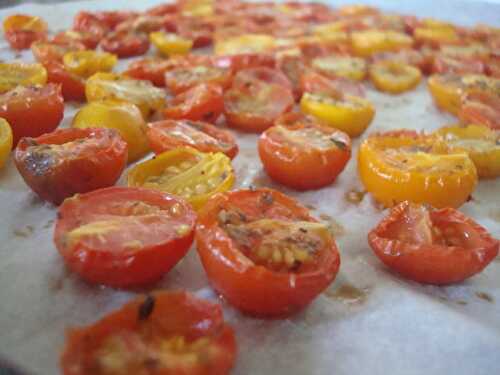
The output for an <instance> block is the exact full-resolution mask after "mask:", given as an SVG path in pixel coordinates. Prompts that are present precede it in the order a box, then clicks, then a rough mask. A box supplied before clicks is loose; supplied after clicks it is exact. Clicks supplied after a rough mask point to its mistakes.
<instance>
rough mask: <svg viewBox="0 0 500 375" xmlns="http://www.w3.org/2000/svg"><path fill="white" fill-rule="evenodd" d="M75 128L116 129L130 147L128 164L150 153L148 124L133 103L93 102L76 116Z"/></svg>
mask: <svg viewBox="0 0 500 375" xmlns="http://www.w3.org/2000/svg"><path fill="white" fill-rule="evenodd" d="M71 126H72V127H74V128H96V127H97V128H110V129H116V130H117V131H118V132H119V133H120V135H121V137H122V138H123V140H124V141H125V142H127V145H128V162H129V163H131V162H134V161H136V160H138V159H140V158H142V157H143V156H144V155H146V154H147V153H148V152H149V151H150V148H149V145H148V140H147V137H146V123H145V122H144V119H143V117H142V114H141V111H140V110H139V108H138V107H137V106H136V105H135V104H132V103H127V102H117V101H113V100H104V101H97V102H92V103H89V104H87V105H85V106H84V107H82V108H81V109H80V110H78V112H77V113H76V114H75V117H74V118H73V122H72V124H71Z"/></svg>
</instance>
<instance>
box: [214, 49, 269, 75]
mask: <svg viewBox="0 0 500 375" xmlns="http://www.w3.org/2000/svg"><path fill="white" fill-rule="evenodd" d="M213 63H214V65H215V66H217V67H219V68H225V69H230V70H231V71H232V72H233V73H237V72H239V71H240V70H243V69H249V68H261V67H266V68H274V67H275V65H276V61H275V59H274V57H273V55H271V54H266V53H239V54H236V55H226V56H214V57H213Z"/></svg>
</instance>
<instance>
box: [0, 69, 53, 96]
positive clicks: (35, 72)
mask: <svg viewBox="0 0 500 375" xmlns="http://www.w3.org/2000/svg"><path fill="white" fill-rule="evenodd" d="M46 83H47V71H46V70H45V68H44V67H43V65H41V64H27V63H21V62H13V63H0V93H3V92H7V91H9V90H12V89H13V88H15V87H16V86H31V85H45V84H46Z"/></svg>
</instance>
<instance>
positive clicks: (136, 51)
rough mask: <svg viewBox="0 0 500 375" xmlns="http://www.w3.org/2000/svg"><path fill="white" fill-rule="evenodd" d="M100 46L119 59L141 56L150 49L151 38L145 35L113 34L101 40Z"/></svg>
mask: <svg viewBox="0 0 500 375" xmlns="http://www.w3.org/2000/svg"><path fill="white" fill-rule="evenodd" d="M100 46H101V48H102V49H103V50H104V51H106V52H109V53H113V54H115V55H117V56H118V57H133V56H141V55H144V54H145V53H146V52H147V51H148V49H149V38H148V36H147V35H146V34H144V33H135V32H127V31H125V32H112V33H110V34H108V35H106V36H105V37H104V39H102V40H101V43H100Z"/></svg>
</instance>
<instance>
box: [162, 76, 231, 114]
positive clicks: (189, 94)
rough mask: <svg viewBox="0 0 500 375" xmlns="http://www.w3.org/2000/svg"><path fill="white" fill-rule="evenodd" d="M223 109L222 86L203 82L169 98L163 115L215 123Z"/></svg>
mask: <svg viewBox="0 0 500 375" xmlns="http://www.w3.org/2000/svg"><path fill="white" fill-rule="evenodd" d="M223 110H224V97H223V94H222V88H221V87H220V86H218V85H215V84H210V83H201V84H199V85H196V86H194V87H192V88H190V89H189V90H187V91H184V92H183V93H182V94H179V95H177V96H175V97H174V98H173V99H171V100H169V101H168V102H167V105H166V108H165V109H164V110H163V115H164V116H165V118H168V119H175V120H192V121H205V122H211V123H215V122H216V120H217V119H218V118H219V116H220V115H221V113H222V112H223Z"/></svg>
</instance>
